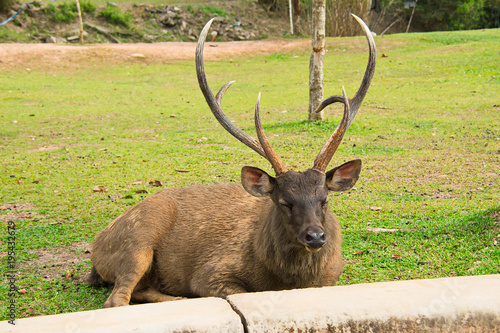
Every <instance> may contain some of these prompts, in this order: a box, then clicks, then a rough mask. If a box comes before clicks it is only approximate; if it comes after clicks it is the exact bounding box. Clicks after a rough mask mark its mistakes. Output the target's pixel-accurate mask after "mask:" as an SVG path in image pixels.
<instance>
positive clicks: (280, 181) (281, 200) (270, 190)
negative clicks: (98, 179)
mask: <svg viewBox="0 0 500 333" xmlns="http://www.w3.org/2000/svg"><path fill="white" fill-rule="evenodd" d="M353 16H354V18H355V19H356V20H357V21H358V22H359V24H360V25H361V27H362V28H363V31H364V32H365V35H366V38H367V40H368V46H369V59H368V65H367V68H366V71H365V75H364V77H363V81H362V82H361V85H360V88H359V89H358V91H357V92H356V95H355V96H354V97H353V98H352V99H349V98H347V95H346V92H345V90H344V89H343V88H342V92H343V94H342V96H339V95H335V96H331V97H328V98H327V99H325V100H324V101H323V102H321V104H320V105H319V107H318V109H317V110H316V112H320V111H322V110H323V109H324V108H325V107H327V106H328V105H330V104H332V103H335V102H340V103H343V104H344V114H343V117H342V120H341V122H340V123H339V125H338V126H337V128H336V129H335V131H334V132H333V134H332V135H331V136H330V138H329V139H328V140H327V141H326V143H325V144H324V146H323V148H322V149H321V150H320V152H319V154H318V155H317V157H316V159H315V161H314V165H313V167H312V168H310V169H308V170H306V171H305V172H297V171H293V170H287V169H286V167H285V165H284V163H283V162H282V161H281V160H280V158H279V157H278V156H277V155H276V153H275V152H274V151H273V149H272V148H271V145H270V144H269V141H268V140H267V137H266V135H265V134H264V130H263V128H262V123H261V121H260V113H259V103H260V94H259V96H258V98H257V103H256V104H255V128H256V130H257V137H258V141H257V140H255V139H254V138H252V137H251V136H250V135H248V134H247V133H245V132H243V131H242V130H241V129H239V128H238V127H236V126H235V125H234V124H233V123H232V122H231V121H230V120H229V119H228V118H227V116H226V115H225V114H224V111H223V110H222V106H221V102H222V97H223V96H224V93H225V92H226V91H227V89H228V88H229V87H230V86H231V85H232V84H233V83H234V81H230V82H228V83H226V84H225V85H224V86H223V87H222V88H221V89H220V90H219V92H218V93H217V95H216V96H214V95H213V93H212V91H211V90H210V88H209V86H208V83H207V79H206V75H205V69H204V65H203V49H204V44H205V39H206V37H207V34H208V31H209V28H210V25H211V23H212V21H213V19H212V20H210V21H209V22H208V23H207V24H206V25H205V27H204V28H203V30H202V32H201V34H200V37H199V39H198V45H197V47H196V71H197V76H198V82H199V85H200V88H201V91H202V92H203V95H204V96H205V99H206V101H207V104H208V105H209V107H210V110H212V113H213V114H214V116H215V118H216V119H217V120H218V121H219V123H220V124H221V125H222V126H223V127H224V128H225V129H226V130H227V131H228V132H229V133H230V134H232V135H233V136H234V137H235V138H237V139H238V140H240V141H241V142H243V143H244V144H245V145H247V146H248V147H250V148H252V149H253V150H254V151H256V152H257V153H258V154H260V155H261V156H263V157H264V158H265V159H267V160H268V161H269V162H270V163H271V165H272V167H273V169H274V171H275V172H276V177H273V176H270V175H269V174H267V173H266V172H265V171H263V170H261V169H259V168H255V167H250V166H245V167H243V169H242V170H241V182H242V185H243V187H244V188H245V190H246V191H247V192H248V193H250V194H251V195H253V196H257V197H263V196H270V198H271V199H272V200H273V202H274V204H275V205H276V207H277V209H279V211H280V214H281V216H282V219H281V220H282V221H283V223H284V226H285V229H286V230H287V232H288V233H289V234H290V235H292V236H294V237H295V239H296V241H297V244H298V245H301V246H304V247H305V249H307V250H308V251H312V252H315V251H318V250H320V249H321V247H322V246H323V245H324V244H325V243H326V242H327V241H328V235H327V234H325V228H324V223H325V217H326V214H327V209H328V192H329V191H346V190H349V189H350V188H352V187H353V186H354V184H355V183H356V181H357V180H358V177H359V172H360V171H361V160H353V161H350V162H347V163H345V164H343V165H341V166H339V167H336V168H333V169H331V170H329V171H326V168H327V166H328V163H329V162H330V160H331V159H332V157H333V155H334V153H335V151H336V150H337V148H338V147H339V145H340V143H341V141H342V138H343V136H344V133H345V132H346V130H347V129H348V128H349V126H350V124H351V122H352V120H353V119H354V117H355V115H356V113H357V111H358V109H359V107H360V105H361V102H362V101H363V98H364V97H365V95H366V92H367V91H368V87H369V86H370V82H371V79H372V77H373V74H374V71H375V59H376V49H375V42H374V40H373V37H372V34H371V32H370V30H369V29H368V27H367V26H366V24H365V23H364V22H363V21H362V20H361V19H360V18H358V17H357V16H355V15H353Z"/></svg>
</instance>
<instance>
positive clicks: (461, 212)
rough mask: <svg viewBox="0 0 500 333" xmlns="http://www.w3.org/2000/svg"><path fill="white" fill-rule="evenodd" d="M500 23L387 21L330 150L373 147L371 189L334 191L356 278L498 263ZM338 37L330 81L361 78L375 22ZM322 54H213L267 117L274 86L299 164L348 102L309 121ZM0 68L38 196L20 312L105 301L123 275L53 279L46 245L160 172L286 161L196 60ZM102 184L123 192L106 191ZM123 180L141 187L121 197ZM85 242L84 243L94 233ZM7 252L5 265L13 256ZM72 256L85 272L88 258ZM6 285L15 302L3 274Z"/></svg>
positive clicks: (213, 70) (19, 171)
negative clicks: (219, 99) (104, 282)
mask: <svg viewBox="0 0 500 333" xmlns="http://www.w3.org/2000/svg"><path fill="white" fill-rule="evenodd" d="M499 37H500V30H487V31H471V32H452V33H429V34H407V35H394V36H384V37H377V38H376V42H377V45H378V51H379V56H378V58H377V70H376V74H375V77H374V80H373V84H372V86H371V88H370V91H369V92H368V95H367V97H366V99H365V101H364V103H363V106H362V107H361V109H360V111H359V113H358V115H357V118H356V120H355V121H354V122H353V124H352V126H351V128H350V129H349V131H348V132H347V134H346V136H345V139H344V143H343V144H342V145H341V147H340V148H339V150H338V152H337V154H336V156H335V157H334V159H333V161H332V163H331V167H334V166H335V165H340V164H341V163H343V162H345V161H347V160H351V159H354V158H361V159H363V170H362V174H361V177H360V179H359V181H358V183H357V184H356V186H355V189H353V190H351V191H349V192H347V193H336V194H332V195H331V200H330V205H331V208H332V209H333V210H334V212H335V213H336V215H337V216H338V218H339V221H340V222H341V225H342V229H343V233H344V245H343V254H344V258H345V259H346V261H347V262H346V265H345V268H344V274H343V275H342V277H341V280H340V284H353V283H362V282H375V281H392V280H400V279H420V278H434V277H444V276H459V275H478V274H498V273H500V271H499V267H500V250H499V246H498V245H495V244H497V243H498V240H499V239H500V230H499V228H500V222H499V217H498V216H499V215H498V212H499V211H500V197H499V185H500V184H499V182H500V171H499V170H500V113H499V112H500V106H499V100H498V96H499V95H500V80H499V78H500V69H499V68H498V66H497V64H498V54H499V52H500V42H499V40H500V38H499ZM446 41H448V42H446ZM327 45H328V49H329V52H328V53H327V55H326V57H325V94H339V93H340V92H341V87H342V85H344V86H345V88H346V91H347V93H348V95H349V96H352V95H353V94H354V93H355V91H356V89H357V88H358V85H359V82H360V81H361V79H362V75H363V72H364V67H365V66H366V58H367V54H366V46H365V40H364V39H363V38H342V39H328V40H327ZM382 53H384V54H385V55H387V57H383V58H382V57H381V56H380V55H381V54H382ZM308 61H309V53H308V52H290V53H280V54H275V55H270V56H257V57H242V58H235V59H233V60H224V61H218V62H210V63H207V64H206V70H207V74H208V80H209V82H210V84H211V87H212V89H214V90H216V89H217V88H218V87H220V86H221V85H222V84H223V83H225V82H227V81H228V80H230V79H235V80H236V81H237V82H236V84H235V86H234V87H233V88H231V91H229V92H228V93H227V94H226V96H225V97H224V101H223V107H224V109H225V110H226V112H227V114H228V115H229V117H230V119H232V120H233V121H235V123H236V124H237V125H238V126H240V127H241V128H242V129H244V130H245V131H248V132H249V133H251V134H253V133H255V132H254V130H253V119H252V118H253V112H252V110H253V106H254V103H255V99H256V97H257V94H258V93H259V92H262V99H261V110H262V118H263V122H264V128H265V130H266V132H267V134H268V137H269V138H270V141H271V144H272V145H273V147H274V148H275V150H276V152H277V153H278V154H279V155H280V156H281V157H282V159H283V160H284V161H285V163H286V164H287V166H288V167H291V168H294V169H298V170H305V169H306V168H308V167H310V166H312V162H313V160H314V158H315V156H316V154H317V152H318V151H319V149H320V147H321V146H322V145H323V143H324V141H325V140H326V139H327V137H328V136H329V135H330V134H331V132H332V131H333V129H334V128H335V127H336V124H337V123H338V121H339V119H340V117H341V108H340V107H338V106H335V107H331V108H329V109H328V110H327V120H326V121H325V122H321V123H319V122H306V121H304V119H305V118H306V113H307V100H308V96H307V94H308V92H307V91H308ZM0 80H1V81H0V82H2V84H1V86H0V105H1V112H0V165H1V168H2V170H3V172H2V173H1V174H0V205H1V204H3V205H5V204H7V203H18V204H23V203H24V204H26V203H29V204H32V205H33V206H32V208H31V209H29V210H30V211H32V212H33V213H36V215H34V216H32V217H31V218H20V219H19V220H18V221H17V227H18V230H17V235H16V237H17V239H16V258H17V260H18V263H17V267H18V271H19V272H18V280H17V282H16V284H17V286H18V288H20V289H26V291H27V292H26V293H25V294H19V296H18V298H17V304H18V317H26V316H32V315H47V314H54V313H60V312H70V311H80V310H87V309H96V308H99V307H101V306H102V304H103V302H104V301H105V299H106V297H107V295H109V290H108V289H96V288H91V287H89V286H87V285H85V284H81V283H80V282H77V281H80V280H79V279H69V280H68V279H66V278H65V277H63V276H59V277H56V278H53V279H49V280H47V279H44V278H43V276H41V275H42V273H40V267H38V266H37V258H38V257H39V254H37V253H38V252H39V251H41V250H51V249H52V250H53V249H58V248H62V247H65V246H68V245H70V244H72V243H73V244H74V242H90V241H92V240H93V239H94V237H95V235H96V234H98V233H99V232H100V231H101V230H102V229H103V228H104V227H105V226H106V225H107V224H108V223H109V222H110V221H111V220H112V219H113V218H115V217H116V216H118V215H119V214H120V213H122V212H123V211H125V210H126V209H127V208H129V207H131V206H132V205H133V204H135V203H136V202H138V201H139V200H141V199H143V198H144V197H146V196H148V195H151V194H153V193H155V192H157V191H158V190H160V189H161V188H158V187H153V186H151V185H149V184H148V182H149V181H152V180H161V181H162V183H163V187H174V186H185V185H191V184H208V183H214V182H215V183H228V182H234V181H237V180H238V179H239V173H240V169H241V167H242V166H244V165H254V166H257V167H261V168H263V169H265V170H268V171H270V170H271V167H270V166H269V165H268V163H266V162H265V161H264V160H263V159H262V158H261V157H260V156H258V155H257V154H256V153H253V152H252V151H251V150H250V149H249V148H247V147H245V146H243V145H242V144H240V143H239V142H237V141H236V140H235V139H233V138H232V137H231V136H230V135H229V134H227V133H225V132H224V131H223V130H222V129H221V127H220V126H218V125H217V124H216V121H215V120H214V119H213V117H212V116H211V114H210V112H209V111H208V107H207V106H206V105H205V102H204V99H203V96H202V95H201V93H200V91H199V88H198V85H197V81H196V76H195V67H194V63H191V62H170V63H169V64H152V65H145V64H134V63H132V62H131V63H124V64H123V65H111V64H107V63H106V62H102V63H101V64H96V65H94V66H87V67H85V68H83V67H79V66H78V65H75V67H73V68H71V69H70V68H64V69H61V70H44V69H43V68H41V69H36V68H33V69H32V70H31V71H25V70H24V69H20V70H15V69H11V70H7V71H3V72H1V73H0ZM284 111H286V112H284ZM175 169H183V170H188V172H187V173H179V172H177V171H175ZM137 180H141V181H142V184H140V185H134V182H135V181H137ZM97 185H102V186H104V187H105V188H106V189H107V192H94V191H93V188H94V187H96V186H97ZM138 190H145V191H147V192H148V193H137V191H138ZM116 195H123V196H125V197H124V198H122V199H118V200H112V199H110V197H109V196H116ZM371 207H380V208H381V209H380V210H378V209H377V210H375V209H372V208H371ZM9 212H10V211H9V210H2V211H0V214H2V215H5V214H7V213H9ZM4 226H5V227H4V232H3V233H2V235H1V237H2V241H3V243H2V244H5V241H6V237H7V233H6V223H4ZM367 227H374V228H393V229H398V230H399V231H397V232H395V233H378V234H377V233H374V232H371V231H368V230H367ZM74 253H75V256H76V257H83V249H81V250H78V251H76V252H74ZM1 262H2V266H0V267H1V270H2V273H5V270H6V262H7V259H6V257H3V258H2V259H1ZM54 269H56V268H54ZM74 269H75V270H76V271H75V272H76V274H77V276H78V275H80V276H81V275H83V274H84V273H85V272H88V270H89V269H90V263H89V262H88V260H83V261H81V262H78V263H75V264H74ZM58 273H59V272H58ZM61 274H62V275H64V272H61ZM0 299H1V301H0V302H1V304H2V306H1V309H2V310H1V311H2V312H0V319H2V320H5V319H6V318H7V313H6V310H5V309H6V307H5V306H3V304H5V303H4V302H6V301H5V300H7V299H8V296H7V285H6V284H5V283H4V284H2V287H1V288H0Z"/></svg>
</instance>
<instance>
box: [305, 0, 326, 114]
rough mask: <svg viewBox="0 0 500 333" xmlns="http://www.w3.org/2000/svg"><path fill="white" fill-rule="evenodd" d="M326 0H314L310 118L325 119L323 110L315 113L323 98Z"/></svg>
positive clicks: (310, 71)
mask: <svg viewBox="0 0 500 333" xmlns="http://www.w3.org/2000/svg"><path fill="white" fill-rule="evenodd" d="M325 13H326V5H325V0H313V5H312V35H313V36H312V52H311V59H310V62H309V120H324V118H325V116H324V113H323V111H321V112H320V113H315V111H316V108H317V107H318V105H319V104H320V103H321V101H322V100H323V83H324V82H323V58H324V57H325Z"/></svg>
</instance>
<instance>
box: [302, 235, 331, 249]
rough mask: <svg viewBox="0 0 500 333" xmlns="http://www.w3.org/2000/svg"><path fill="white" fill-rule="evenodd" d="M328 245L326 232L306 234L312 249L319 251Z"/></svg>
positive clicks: (308, 244) (307, 241) (307, 242)
mask: <svg viewBox="0 0 500 333" xmlns="http://www.w3.org/2000/svg"><path fill="white" fill-rule="evenodd" d="M325 243H326V236H325V233H324V232H311V231H309V232H308V233H307V234H306V244H307V246H309V247H310V248H313V249H319V248H320V247H322V246H323V245H324V244H325Z"/></svg>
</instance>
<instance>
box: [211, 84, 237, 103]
mask: <svg viewBox="0 0 500 333" xmlns="http://www.w3.org/2000/svg"><path fill="white" fill-rule="evenodd" d="M235 82H236V81H234V80H233V81H229V82H228V83H226V84H225V85H223V86H222V87H221V88H220V89H219V92H218V93H217V95H215V100H216V101H217V104H219V107H220V106H221V103H222V97H224V94H225V93H226V91H227V90H228V89H229V87H231V86H232V85H233V83H235Z"/></svg>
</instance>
